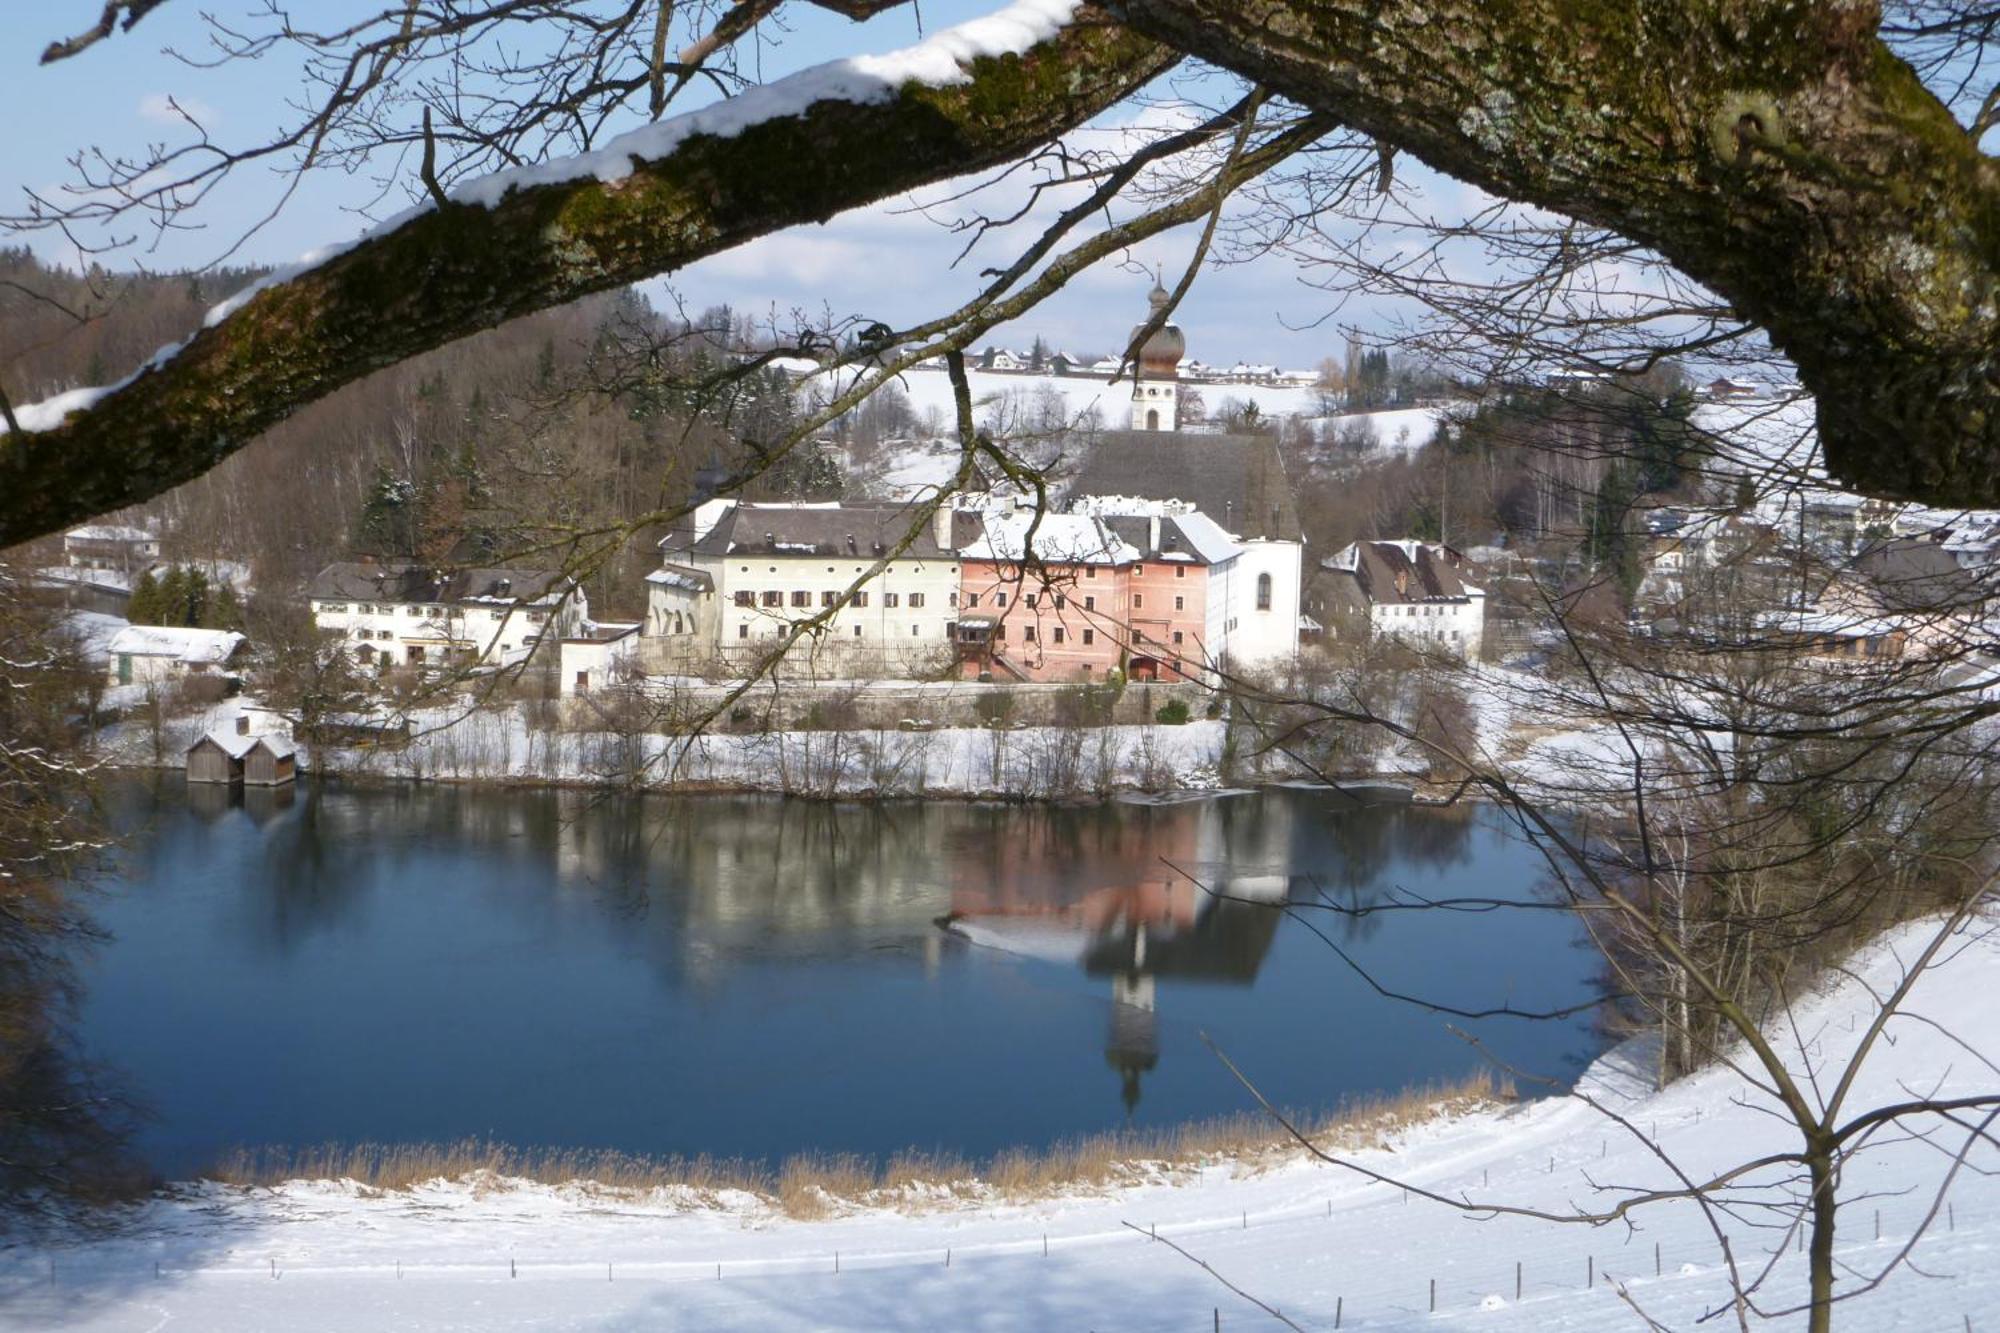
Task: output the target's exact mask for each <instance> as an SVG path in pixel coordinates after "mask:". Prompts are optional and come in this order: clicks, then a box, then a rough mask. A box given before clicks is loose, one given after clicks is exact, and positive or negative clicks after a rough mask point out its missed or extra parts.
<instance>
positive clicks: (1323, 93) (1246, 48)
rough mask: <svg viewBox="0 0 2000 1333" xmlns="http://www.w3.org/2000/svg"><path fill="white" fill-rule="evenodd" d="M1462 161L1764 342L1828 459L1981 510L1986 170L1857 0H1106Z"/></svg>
mask: <svg viewBox="0 0 2000 1333" xmlns="http://www.w3.org/2000/svg"><path fill="white" fill-rule="evenodd" d="M1110 8H1111V9H1112V10H1113V12H1115V13H1117V14H1118V15H1119V16H1120V17H1121V18H1124V19H1125V20H1126V21H1127V22H1129V23H1130V24H1132V25H1133V26H1134V27H1136V28H1138V29H1139V30H1140V31H1142V32H1145V33H1148V34H1149V35H1151V36H1153V37H1156V38H1158V39H1159V40H1160V41H1162V42H1165V43H1167V44H1169V45H1172V46H1175V47H1178V48H1179V49H1181V50H1184V51H1188V52H1191V53H1195V54H1198V55H1200V56H1201V57H1202V58H1203V59H1205V60H1212V61H1214V62H1216V63H1218V64H1220V65H1223V66H1225V67H1227V68H1229V69H1232V70H1235V71H1236V72H1238V73H1240V74H1243V75H1245V76H1247V77H1250V78H1253V79H1256V80H1258V81H1260V82H1262V83H1264V84H1265V85H1267V86H1269V87H1270V88H1272V89H1273V90H1275V91H1277V92H1279V93H1282V94H1284V95H1285V96H1287V97H1290V98H1292V99H1294V100H1296V101H1298V102H1300V103H1303V104H1304V105H1307V106H1311V107H1314V108H1318V109H1321V110H1325V111H1329V112H1332V113H1334V114H1335V115H1337V116H1339V117H1340V118H1341V120H1342V121H1343V122H1344V123H1345V124H1348V125H1350V126H1353V127H1354V128H1356V129H1360V130H1363V131H1366V132H1368V133H1370V134H1373V135H1375V136H1377V137H1378V138H1380V139H1381V140H1383V141H1384V142H1386V143H1389V144H1393V145H1394V146H1396V147H1398V148H1401V149H1403V150H1406V151H1408V152H1410V153H1412V154H1414V155H1415V156H1417V157H1419V158H1421V159H1422V160H1423V161H1425V162H1426V163H1428V164H1429V165H1431V166H1433V167H1435V168H1437V169H1438V170H1440V171H1443V172H1446V173H1448V174H1450V175H1452V176H1455V177H1457V178H1458V179H1460V180H1464V181H1469V182H1471V183H1473V184H1476V185H1479V186H1482V187H1483V188H1485V189H1487V190H1490V191H1492V192H1493V193H1495V194H1499V195H1504V196H1506V197H1508V198H1511V199H1517V200H1522V201H1526V202H1529V203H1534V204H1538V205H1541V206H1543V207H1546V208H1550V209H1553V210H1555V211H1557V212H1560V213H1563V214H1565V215H1567V216H1570V217H1574V218H1577V219H1580V220H1583V221H1586V222H1590V223H1594V224H1597V225H1600V226H1603V227H1608V228H1610V229H1612V230H1614V231H1616V232H1619V233H1621V234H1622V235H1624V236H1627V237H1630V238H1631V239H1633V240H1636V241H1639V242H1641V243H1643V244H1645V245H1648V246H1651V247H1653V248H1654V249H1656V250H1657V251H1658V252H1659V253H1660V254H1662V255H1664V256H1665V257H1666V258H1667V259H1669V260H1671V261H1672V262H1673V263H1674V264H1675V265H1676V266H1677V267H1679V268H1680V269H1681V270H1682V271H1683V272H1685V273H1686V274H1688V275H1689V276H1690V277H1692V278H1694V279H1696V280H1697V281H1699V282H1701V283H1703V284H1705V285H1706V286H1708V287H1709V288H1710V289H1712V290H1713V291H1715V292H1717V293H1719V294H1720V295H1721V296H1723V297H1724V298H1725V299H1726V300H1728V301H1729V302H1730V303H1731V304H1732V305H1733V306H1734V307H1735V309H1736V310H1737V311H1738V312H1739V313H1740V314H1742V315H1743V316H1745V317H1746V318H1748V319H1751V320H1754V321H1756V322H1757V323H1758V324H1760V325H1762V326H1763V327H1764V328H1765V329H1766V330H1768V332H1769V333H1770V336H1771V339H1772V341H1773V342H1774V343H1776V344H1777V346H1778V347H1779V348H1780V349H1781V350H1782V351H1784V352H1785V353H1786V354H1787V355H1788V356H1790V357H1791V359H1792V360H1793V362H1794V363H1795V364H1796V365H1797V366H1798V368H1799V373H1800V376H1801V378H1802V380H1803V381H1804V383H1805V384H1806V386H1807V387H1809V388H1810V389H1811V390H1812V391H1813V392H1814V394H1815V395H1817V398H1818V405H1819V417H1820V433H1821V438H1822V440H1823V442H1824V446H1825V451H1826V457H1827V462H1828V465H1829V467H1830V470H1831V471H1832V472H1833V473H1834V475H1836V476H1837V477H1840V478H1841V479H1843V480H1845V481H1848V482H1850V483H1852V484H1854V485H1855V486H1857V487H1858V488H1860V489H1862V490H1865V491H1868V492H1871V493H1874V494H1880V495H1887V496H1900V497H1911V498H1918V499H1924V500H1929V501H1932V502H1936V503H1944V504H1993V503H1995V502H1997V501H2000V308H1996V291H1995V283H1996V277H2000V172H1996V164H1995V161H1994V159H1992V158H1990V157H1987V156H1986V155H1985V154H1983V153H1981V152H1980V151H1979V148H1978V145H1977V144H1976V143H1975V142H1974V141H1973V139H1972V137H1971V136H1970V135H1969V134H1968V133H1967V132H1966V131H1965V129H1964V128H1963V127H1961V126H1960V125H1959V124H1958V123H1957V121H1956V120H1954V119H1953V117H1952V116H1951V114H1950V112H1949V111H1948V110H1947V109H1946V108H1945V107H1944V105H1943V104H1942V103H1940V102H1939V101H1938V99H1937V98H1936V97H1934V96H1932V94H1931V93H1930V92H1929V91H1928V90H1926V89H1925V88H1924V86H1923V85H1922V83H1921V82H1920V81H1919V80H1918V78H1917V75H1916V73H1915V72H1914V71H1913V70H1911V69H1910V67H1909V66H1908V65H1906V64H1904V63H1903V62H1902V61H1901V60H1899V59H1897V58H1896V56H1895V55H1893V54H1892V53H1891V52H1890V51H1889V49H1888V48H1887V47H1886V46H1885V45H1884V44H1883V43H1882V41H1881V40H1880V38H1879V37H1878V36H1877V28H1878V25H1879V23H1880V19H1881V15H1880V12H1879V8H1878V6H1877V5H1876V4H1874V3H1872V2H1870V0H1860V2H1857V3H1828V2H1826V0H1819V2H1809V0H1386V2H1385V0H1112V3H1111V5H1110Z"/></svg>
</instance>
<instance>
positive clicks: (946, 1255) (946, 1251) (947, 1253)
mask: <svg viewBox="0 0 2000 1333" xmlns="http://www.w3.org/2000/svg"><path fill="white" fill-rule="evenodd" d="M944 1266H945V1267H946V1268H950V1267H951V1246H949V1245H947V1246H945V1247H944Z"/></svg>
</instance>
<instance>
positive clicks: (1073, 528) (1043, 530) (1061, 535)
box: [959, 510, 1139, 565]
mask: <svg viewBox="0 0 2000 1333" xmlns="http://www.w3.org/2000/svg"><path fill="white" fill-rule="evenodd" d="M1034 520H1035V515H1034V513H1033V512H1032V511H1028V510H1015V511H1014V512H1012V513H1007V514H989V515H988V516H987V518H986V532H985V535H984V536H982V537H980V538H978V539H977V540H975V541H974V542H972V543H971V544H970V545H969V546H967V547H965V548H964V550H962V551H960V552H959V555H960V558H962V559H965V560H1020V559H1021V558H1022V557H1023V552H1024V550H1025V549H1026V545H1027V541H1028V530H1029V528H1030V527H1033V529H1034V557H1035V559H1037V560H1046V561H1055V562H1058V563H1062V564H1080V565H1122V564H1127V563H1129V562H1131V561H1134V560H1137V559H1138V558H1139V552H1138V549H1137V548H1136V547H1134V546H1132V545H1131V544H1130V543H1128V542H1126V541H1125V540H1123V539H1122V538H1120V537H1119V536H1118V535H1117V534H1116V533H1114V532H1112V531H1111V529H1109V528H1108V527H1106V526H1105V525H1104V524H1103V523H1102V522H1100V521H1099V520H1098V519H1097V518H1096V517H1094V516H1092V515H1088V514H1043V515H1042V516H1041V521H1040V522H1039V523H1036V522H1035V521H1034Z"/></svg>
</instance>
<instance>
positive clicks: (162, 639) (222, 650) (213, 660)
mask: <svg viewBox="0 0 2000 1333" xmlns="http://www.w3.org/2000/svg"><path fill="white" fill-rule="evenodd" d="M242 645H243V636H242V635H241V634H238V633H236V632H235V631H234V630H226V629H190V628H188V627H186V626H182V625H127V626H126V627H125V628H124V629H121V630H119V631H118V632H117V633H116V634H114V635H112V636H111V642H110V643H109V644H108V645H106V651H108V652H110V653H112V654H113V655H116V654H120V653H130V654H131V655H132V656H134V657H171V658H175V659H177V660H178V661H182V662H188V663H191V664H195V665H213V664H217V663H222V662H227V661H228V660H229V659H230V657H231V655H233V654H234V653H235V652H236V650H237V649H238V648H239V647H241V646H242Z"/></svg>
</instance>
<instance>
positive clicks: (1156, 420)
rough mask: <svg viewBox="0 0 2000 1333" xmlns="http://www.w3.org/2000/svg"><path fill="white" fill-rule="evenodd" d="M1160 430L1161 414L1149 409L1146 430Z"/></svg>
mask: <svg viewBox="0 0 2000 1333" xmlns="http://www.w3.org/2000/svg"><path fill="white" fill-rule="evenodd" d="M1159 428H1160V414H1159V412H1158V411H1157V410H1155V409H1148V410H1147V412H1146V429H1147V430H1158V429H1159Z"/></svg>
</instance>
